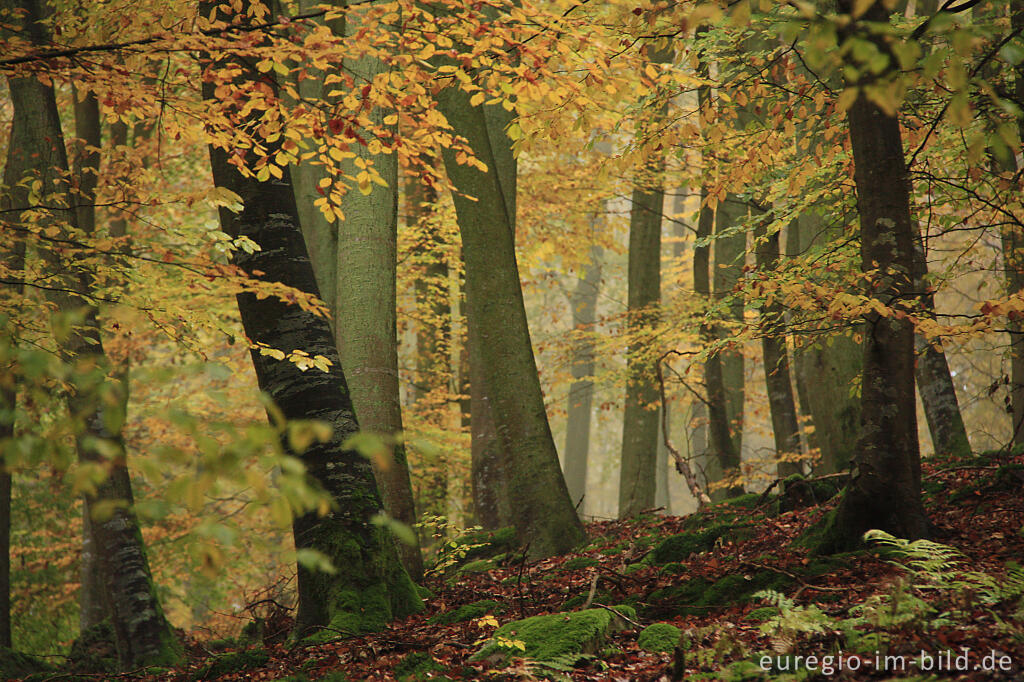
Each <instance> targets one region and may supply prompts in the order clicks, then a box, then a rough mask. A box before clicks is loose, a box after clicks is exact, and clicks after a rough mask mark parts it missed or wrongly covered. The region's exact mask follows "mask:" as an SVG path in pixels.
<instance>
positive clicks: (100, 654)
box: [68, 621, 120, 674]
mask: <svg viewBox="0 0 1024 682" xmlns="http://www.w3.org/2000/svg"><path fill="white" fill-rule="evenodd" d="M68 668H69V669H71V670H74V671H76V672H82V673H93V674H102V673H113V672H117V671H118V670H119V669H120V662H119V660H118V657H117V642H116V640H115V639H114V628H113V627H111V625H110V623H109V622H108V621H103V622H102V623H98V624H96V625H94V626H92V627H90V628H87V629H86V630H84V631H82V632H81V633H80V634H79V635H78V637H77V638H76V639H75V641H74V642H72V644H71V650H70V651H69V652H68Z"/></svg>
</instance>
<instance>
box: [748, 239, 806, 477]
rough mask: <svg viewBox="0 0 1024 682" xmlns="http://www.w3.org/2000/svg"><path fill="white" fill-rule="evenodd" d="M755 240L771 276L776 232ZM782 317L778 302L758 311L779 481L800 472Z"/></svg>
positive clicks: (762, 266) (764, 269) (775, 261)
mask: <svg viewBox="0 0 1024 682" xmlns="http://www.w3.org/2000/svg"><path fill="white" fill-rule="evenodd" d="M762 232H763V230H762ZM757 240H758V241H757V249H756V255H757V267H758V269H759V270H761V272H762V273H771V272H773V271H774V270H775V269H776V268H777V267H778V264H779V233H778V232H777V231H776V232H773V233H772V234H770V235H767V236H763V235H758V237H757ZM784 315H785V311H784V310H783V307H782V305H781V304H780V303H778V302H777V301H776V302H773V303H771V304H767V305H765V306H764V307H762V308H761V351H762V353H763V354H764V375H765V387H766V389H767V391H768V409H769V411H770V412H771V417H772V434H773V436H774V438H775V453H776V456H777V457H778V458H779V461H778V464H777V469H776V470H777V473H778V476H779V478H786V477H787V476H791V475H793V474H800V473H803V466H802V465H801V463H800V462H799V461H788V460H792V459H793V458H794V457H796V456H798V455H800V426H799V424H798V423H797V415H796V400H794V398H793V384H792V382H791V380H790V376H789V356H788V355H787V354H786V337H785V331H784V327H785V321H784Z"/></svg>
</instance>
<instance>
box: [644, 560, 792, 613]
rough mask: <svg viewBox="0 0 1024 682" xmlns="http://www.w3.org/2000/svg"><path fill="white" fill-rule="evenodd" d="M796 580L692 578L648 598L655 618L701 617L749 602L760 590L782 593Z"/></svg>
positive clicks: (765, 575)
mask: <svg viewBox="0 0 1024 682" xmlns="http://www.w3.org/2000/svg"><path fill="white" fill-rule="evenodd" d="M794 582H795V581H794V580H793V579H792V578H790V577H789V576H786V575H782V574H779V573H775V572H774V571H761V572H759V573H753V574H748V575H735V574H734V575H727V576H725V577H723V578H720V579H719V580H717V581H715V582H711V581H710V580H706V579H704V578H694V579H693V580H688V581H686V582H685V583H683V584H681V585H675V586H673V587H667V588H664V589H660V590H655V591H654V592H652V593H651V594H650V595H648V597H647V600H646V601H647V602H648V604H649V606H648V612H649V613H651V614H654V615H682V616H686V615H704V614H706V613H708V612H710V611H713V610H715V609H719V608H724V607H726V606H729V605H731V604H739V603H744V602H746V601H748V600H749V599H750V597H751V595H753V594H754V593H755V592H758V591H760V590H768V589H771V590H776V591H779V592H782V591H784V590H785V589H786V588H787V587H789V586H790V585H792V584H793V583H794Z"/></svg>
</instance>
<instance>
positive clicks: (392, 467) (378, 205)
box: [334, 10, 423, 579]
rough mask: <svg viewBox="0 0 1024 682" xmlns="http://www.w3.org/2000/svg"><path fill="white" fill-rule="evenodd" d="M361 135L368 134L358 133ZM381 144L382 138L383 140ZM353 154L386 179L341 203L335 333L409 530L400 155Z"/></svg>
mask: <svg viewBox="0 0 1024 682" xmlns="http://www.w3.org/2000/svg"><path fill="white" fill-rule="evenodd" d="M357 17H358V14H357V11H355V10H353V11H350V12H349V13H348V15H347V20H346V24H345V37H346V39H350V40H351V39H354V36H355V35H356V33H358V31H359V30H360V29H361V28H362V27H361V26H360V24H359V21H358V20H357ZM345 67H346V69H347V70H348V71H349V72H350V73H351V74H352V75H353V76H354V77H355V79H356V81H357V82H363V83H367V84H370V83H373V82H374V80H375V79H376V78H377V77H378V76H379V75H380V74H385V75H386V72H387V67H386V65H385V64H384V63H383V62H382V61H381V60H380V59H377V58H371V57H363V58H361V59H358V60H354V61H352V62H349V63H347V64H346V65H345ZM389 113H390V112H388V111H385V110H383V109H380V108H375V109H373V110H372V111H371V112H370V118H371V120H372V121H373V124H374V125H375V126H378V127H379V128H381V129H390V130H391V131H392V132H395V131H396V128H395V126H391V127H390V128H389V127H388V126H386V125H385V124H384V118H385V117H386V116H387V115H388V114H389ZM359 132H360V134H362V135H363V136H364V137H369V136H371V135H372V133H371V132H370V131H366V130H364V131H359ZM381 142H382V144H383V145H387V144H388V143H389V141H388V140H387V139H383V140H381ZM353 149H354V150H355V152H356V154H357V158H360V159H362V160H364V161H368V162H371V163H372V164H373V166H374V167H375V168H376V169H377V170H378V172H379V173H380V175H381V177H382V178H383V179H384V181H385V182H386V183H387V185H388V186H387V187H376V188H374V189H373V190H372V191H371V192H370V194H368V195H364V194H363V193H362V192H361V191H358V190H357V189H356V188H352V189H350V190H349V192H348V194H346V195H345V198H344V200H343V202H342V207H341V208H342V211H343V212H344V214H345V220H344V221H343V222H342V223H341V224H340V225H339V226H338V251H337V268H338V279H337V286H336V291H337V292H338V294H339V295H338V297H337V304H336V305H337V312H336V314H335V324H334V336H335V341H336V343H337V346H338V353H339V356H340V358H341V366H342V367H344V368H346V378H347V379H348V385H349V390H350V391H351V393H352V404H353V406H354V407H355V411H356V415H357V416H358V418H359V425H360V428H361V429H362V430H364V431H367V432H370V433H377V434H381V435H383V436H384V437H385V438H388V439H396V438H397V439H399V440H395V441H394V444H393V445H392V446H391V447H389V448H388V449H389V452H385V453H381V456H376V457H373V458H372V459H371V461H372V462H373V464H374V474H375V475H376V477H377V485H378V486H379V488H380V491H381V495H382V497H383V500H384V509H385V510H387V512H388V514H390V515H391V516H392V517H393V518H395V519H397V520H399V521H401V522H402V523H404V524H406V525H408V526H410V527H412V526H413V525H414V524H415V523H416V520H417V519H416V509H415V505H414V503H413V496H412V483H411V482H410V479H409V465H408V462H407V460H406V453H405V444H404V442H402V441H401V440H400V438H401V433H402V408H401V398H400V396H399V386H398V327H397V317H396V314H397V307H396V305H397V304H396V282H395V278H396V268H397V262H398V261H397V258H398V256H397V239H398V155H397V153H395V152H394V151H392V153H381V154H372V153H370V152H369V149H368V147H364V146H363V145H353ZM355 161H356V159H352V160H351V161H345V162H344V163H343V171H347V172H348V173H350V174H351V175H353V176H354V175H356V174H357V173H358V172H359V168H358V167H357V166H356V165H355ZM398 553H399V555H400V556H401V558H402V563H403V564H404V565H405V568H406V570H407V571H409V573H410V575H412V576H413V577H414V578H416V579H419V578H421V577H422V575H423V558H422V556H421V555H420V549H419V547H418V546H413V545H408V544H405V543H399V544H398Z"/></svg>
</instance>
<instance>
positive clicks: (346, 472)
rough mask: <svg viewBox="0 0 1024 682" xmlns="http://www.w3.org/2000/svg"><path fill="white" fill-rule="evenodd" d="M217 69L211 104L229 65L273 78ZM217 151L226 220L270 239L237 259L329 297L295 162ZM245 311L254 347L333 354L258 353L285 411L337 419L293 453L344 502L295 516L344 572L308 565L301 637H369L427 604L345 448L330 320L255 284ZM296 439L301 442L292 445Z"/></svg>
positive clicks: (290, 416) (362, 471) (250, 269)
mask: <svg viewBox="0 0 1024 682" xmlns="http://www.w3.org/2000/svg"><path fill="white" fill-rule="evenodd" d="M212 9H214V7H213V5H211V4H208V3H204V5H203V6H202V7H201V11H204V12H206V13H209V12H210V11H211V10H212ZM243 13H244V8H243ZM221 17H222V18H224V19H226V20H230V17H224V16H223V15H221ZM208 68H209V70H210V73H211V75H213V78H211V79H205V80H204V82H203V96H204V98H205V99H207V100H208V101H213V100H214V99H215V95H214V92H215V89H216V86H217V83H216V82H215V81H216V80H217V79H216V74H217V72H218V71H221V70H224V69H232V68H233V69H235V70H236V71H237V76H235V79H236V80H235V83H236V84H240V83H244V82H247V81H255V80H264V79H265V76H264V75H263V74H260V73H259V72H257V71H256V70H255V68H254V67H253V65H252V64H251V63H250V62H247V61H244V60H239V59H231V58H228V57H223V58H221V60H220V61H216V62H214V63H213V64H211V65H210V66H209V67H208ZM210 157H211V165H212V168H213V177H214V182H215V184H216V185H217V186H218V187H224V188H226V189H229V190H231V191H232V192H234V193H235V194H237V195H238V196H239V197H240V198H241V200H242V210H241V213H238V214H234V213H232V212H231V211H230V210H228V209H226V208H221V209H220V220H221V228H222V229H223V230H224V232H225V233H227V234H229V235H231V236H232V237H239V236H245V237H248V238H249V239H251V240H253V241H254V242H255V243H256V244H259V246H260V250H258V251H256V252H254V253H251V254H246V253H237V254H236V256H235V263H236V264H237V265H238V266H239V267H240V268H242V269H243V270H244V271H245V272H247V273H249V274H250V276H252V277H254V278H256V279H259V280H261V281H266V282H279V283H281V284H284V285H286V286H290V287H293V288H295V289H297V290H299V291H302V292H305V293H309V294H313V295H317V294H318V290H317V285H316V279H315V276H314V273H313V267H312V266H311V264H310V262H309V258H308V256H307V254H306V246H305V242H304V241H303V236H302V234H301V231H300V229H299V218H298V209H297V207H296V204H295V195H294V192H293V188H292V184H291V178H290V174H289V171H288V169H284V172H283V177H282V178H281V179H280V180H268V181H265V182H260V181H258V180H256V179H255V178H254V177H244V176H243V175H242V174H241V173H240V172H239V171H238V170H237V168H235V166H233V165H231V164H230V163H229V162H228V158H229V157H228V151H227V150H224V149H219V148H215V147H211V149H210ZM257 272H259V273H261V274H259V275H257V274H256V273H257ZM238 309H239V313H240V315H241V318H242V325H243V327H244V328H245V333H246V336H247V337H248V338H249V340H250V341H251V342H252V343H253V344H256V345H258V344H265V345H267V346H269V347H272V348H278V349H281V350H283V351H284V352H286V353H288V352H291V351H293V350H301V351H303V352H305V353H308V354H309V356H311V357H315V356H317V355H321V356H323V357H325V358H327V359H328V361H329V362H330V367H329V369H328V371H326V372H324V371H319V370H315V369H314V370H309V371H306V372H303V371H301V370H299V368H298V367H297V366H296V365H295V364H294V363H293V362H291V361H289V360H288V359H287V358H285V359H282V360H277V359H274V358H273V357H271V356H268V355H263V354H261V353H260V352H258V350H255V349H254V350H253V352H252V359H253V364H254V366H255V369H256V377H257V379H258V381H259V385H260V389H261V390H262V391H264V392H265V393H266V394H267V395H268V396H269V397H270V398H271V400H273V402H274V404H275V406H276V407H277V409H278V410H279V411H280V413H281V415H283V417H284V418H285V419H286V420H288V421H293V420H318V421H322V422H326V423H327V424H328V425H330V427H331V432H332V435H331V437H330V438H329V439H328V440H327V441H324V442H316V443H314V444H312V445H311V446H310V447H309V448H307V449H306V450H305V451H303V452H301V453H298V452H291V451H290V450H289V451H290V452H291V454H294V455H296V456H298V457H300V458H301V459H302V461H303V463H304V464H305V465H306V467H307V472H308V475H309V476H310V478H311V479H312V480H313V481H315V483H316V484H317V485H318V486H319V487H320V488H321V489H323V490H324V491H325V492H326V493H327V494H328V495H329V496H330V498H331V500H332V502H333V505H334V507H333V509H332V510H331V511H330V512H329V513H328V514H326V515H324V516H320V515H319V514H317V513H315V512H309V513H306V514H303V515H301V516H298V517H296V518H295V519H294V520H293V522H292V528H293V532H294V535H295V546H296V548H297V549H306V548H309V549H314V550H317V551H320V552H321V553H323V554H325V555H326V556H327V557H328V558H329V559H330V560H331V561H332V563H333V565H334V567H335V569H336V572H335V573H334V574H328V573H326V572H324V571H317V570H313V569H309V568H306V567H305V566H304V565H302V564H301V563H300V564H299V565H298V594H299V606H298V609H297V613H296V623H295V628H296V632H297V634H299V635H308V634H312V633H314V632H315V631H317V630H318V629H319V628H329V630H328V632H330V631H341V632H343V633H346V634H358V633H362V632H368V631H372V630H377V629H380V628H382V627H384V625H385V624H386V623H387V622H388V621H390V620H392V619H394V618H401V617H403V616H406V615H408V614H410V613H415V612H417V611H419V610H421V609H422V608H423V604H422V601H421V600H420V598H419V595H418V594H417V592H416V587H415V585H414V584H413V582H412V580H411V579H410V578H409V574H408V573H407V572H406V570H405V568H404V567H403V566H402V563H401V561H400V560H399V558H398V555H397V552H396V549H395V545H394V540H393V538H392V537H391V536H390V534H389V533H388V531H386V530H385V529H384V528H382V527H380V526H378V525H376V524H374V523H372V519H373V517H374V516H375V515H376V514H377V513H378V512H379V511H380V510H381V508H382V506H383V505H382V503H381V497H380V493H379V491H378V489H377V484H376V481H375V479H374V475H373V468H372V466H371V464H370V462H369V461H368V460H367V459H366V458H365V457H363V456H362V455H360V454H359V453H358V452H355V451H353V450H348V449H345V447H344V443H345V441H346V440H347V439H348V438H349V437H350V436H352V435H353V434H355V433H356V432H357V431H358V430H359V424H358V423H357V421H356V418H355V413H354V410H353V408H352V400H351V396H350V393H349V390H348V386H347V384H346V378H345V374H344V372H343V371H342V367H341V363H340V361H339V358H338V351H337V349H336V347H335V343H334V338H333V336H332V334H331V329H330V326H329V324H328V322H327V320H326V319H324V318H322V317H320V316H318V315H316V314H314V313H312V312H310V311H307V310H303V309H302V308H301V307H300V306H297V305H290V304H288V303H286V302H284V301H282V300H281V299H278V298H275V297H268V298H264V299H259V298H257V296H256V295H255V294H253V293H243V294H240V295H239V296H238ZM341 322H346V323H347V321H346V320H341ZM284 445H285V448H286V449H288V448H289V446H288V444H287V442H285V443H284Z"/></svg>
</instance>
